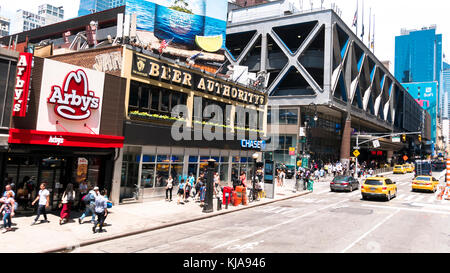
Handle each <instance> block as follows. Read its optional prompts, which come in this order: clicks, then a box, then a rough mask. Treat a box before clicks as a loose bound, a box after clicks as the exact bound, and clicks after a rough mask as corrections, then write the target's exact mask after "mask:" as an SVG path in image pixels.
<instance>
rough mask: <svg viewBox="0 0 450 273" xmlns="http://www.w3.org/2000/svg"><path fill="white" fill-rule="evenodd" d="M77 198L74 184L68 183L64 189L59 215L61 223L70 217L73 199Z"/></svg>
mask: <svg viewBox="0 0 450 273" xmlns="http://www.w3.org/2000/svg"><path fill="white" fill-rule="evenodd" d="M74 200H75V191H74V190H73V184H72V183H69V184H67V187H66V190H65V191H64V193H63V195H62V198H61V203H60V204H59V208H61V214H60V215H59V224H60V225H62V224H64V223H67V222H68V221H69V218H70V211H71V209H72V205H73V201H74Z"/></svg>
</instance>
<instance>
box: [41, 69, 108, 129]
mask: <svg viewBox="0 0 450 273" xmlns="http://www.w3.org/2000/svg"><path fill="white" fill-rule="evenodd" d="M47 102H48V103H49V104H54V105H55V108H54V109H55V113H56V114H57V115H58V116H60V117H62V118H64V119H68V120H85V119H88V118H89V117H90V116H91V111H93V110H97V109H98V108H99V104H100V98H98V97H96V96H95V92H94V91H92V90H89V81H88V77H87V76H86V72H84V70H82V69H79V70H77V71H71V72H70V73H69V74H67V76H66V77H65V79H64V82H63V83H62V85H61V86H58V85H55V86H53V87H52V92H51V95H50V97H49V98H48V101H47Z"/></svg>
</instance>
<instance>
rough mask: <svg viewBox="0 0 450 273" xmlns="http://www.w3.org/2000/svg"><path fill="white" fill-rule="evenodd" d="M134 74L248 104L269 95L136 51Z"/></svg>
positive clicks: (259, 101) (258, 101) (261, 102)
mask: <svg viewBox="0 0 450 273" xmlns="http://www.w3.org/2000/svg"><path fill="white" fill-rule="evenodd" d="M132 74H133V75H135V76H140V77H145V78H149V79H152V80H157V81H160V82H164V83H168V84H172V85H176V86H179V87H182V88H186V89H189V90H194V91H199V92H202V93H205V94H210V95H214V96H217V97H223V98H225V99H229V100H234V101H238V102H241V103H245V104H248V105H255V106H260V105H265V104H266V103H267V95H265V94H263V93H261V92H258V91H256V90H251V89H249V88H246V87H244V86H241V85H237V84H235V83H232V82H227V81H225V80H219V79H216V78H214V77H212V76H208V75H206V74H203V73H201V72H196V71H188V70H186V69H182V68H180V67H178V66H177V65H174V64H169V63H164V62H161V61H159V60H156V59H154V58H152V57H149V56H144V55H140V54H136V53H134V54H133V67H132Z"/></svg>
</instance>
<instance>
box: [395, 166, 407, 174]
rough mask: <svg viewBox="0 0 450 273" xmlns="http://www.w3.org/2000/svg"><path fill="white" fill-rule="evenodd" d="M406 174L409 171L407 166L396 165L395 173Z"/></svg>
mask: <svg viewBox="0 0 450 273" xmlns="http://www.w3.org/2000/svg"><path fill="white" fill-rule="evenodd" d="M399 173H400V174H405V173H407V171H406V168H405V167H404V166H403V165H395V166H394V174H399Z"/></svg>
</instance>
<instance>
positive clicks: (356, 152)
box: [353, 150, 361, 157]
mask: <svg viewBox="0 0 450 273" xmlns="http://www.w3.org/2000/svg"><path fill="white" fill-rule="evenodd" d="M360 154H361V153H360V152H359V151H358V150H356V151H354V152H353V155H354V156H355V157H358V156H359V155H360Z"/></svg>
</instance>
